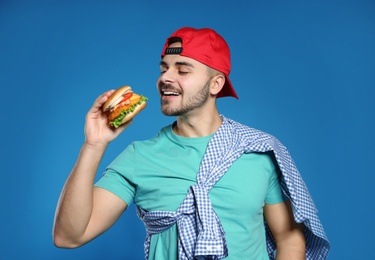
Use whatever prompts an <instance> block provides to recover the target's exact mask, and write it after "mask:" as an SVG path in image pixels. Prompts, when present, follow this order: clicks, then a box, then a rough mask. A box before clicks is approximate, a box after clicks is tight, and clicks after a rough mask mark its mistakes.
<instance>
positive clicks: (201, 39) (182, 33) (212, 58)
mask: <svg viewBox="0 0 375 260" xmlns="http://www.w3.org/2000/svg"><path fill="white" fill-rule="evenodd" d="M174 38H179V39H180V40H181V48H168V46H169V45H170V44H171V43H172V40H173V39H174ZM167 54H179V55H181V56H185V57H189V58H192V59H194V60H196V61H199V62H201V63H203V64H205V65H207V66H209V67H211V68H213V69H215V70H217V71H220V72H222V73H224V75H225V84H224V86H223V88H222V90H221V91H220V92H219V93H218V95H217V97H227V96H232V97H235V98H237V99H238V96H237V94H236V91H235V90H234V88H233V86H232V83H231V82H230V80H229V73H230V69H231V63H230V50H229V46H228V44H227V43H226V42H225V40H224V38H223V37H221V36H220V35H219V34H218V33H217V32H215V31H214V30H212V29H209V28H202V29H194V28H190V27H184V28H181V29H178V30H177V31H175V32H174V33H173V34H172V35H171V36H170V37H169V38H168V39H167V40H166V42H165V45H164V48H163V51H162V54H161V57H162V58H163V57H164V56H165V55H167Z"/></svg>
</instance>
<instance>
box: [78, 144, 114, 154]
mask: <svg viewBox="0 0 375 260" xmlns="http://www.w3.org/2000/svg"><path fill="white" fill-rule="evenodd" d="M107 145H108V144H107V143H90V142H87V141H85V142H84V143H83V146H82V150H86V151H88V152H100V153H102V152H104V151H105V150H106V149H107Z"/></svg>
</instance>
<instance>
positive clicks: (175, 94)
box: [163, 91, 179, 96]
mask: <svg viewBox="0 0 375 260" xmlns="http://www.w3.org/2000/svg"><path fill="white" fill-rule="evenodd" d="M163 93H164V95H173V96H178V95H179V94H178V93H176V92H171V91H164V92H163Z"/></svg>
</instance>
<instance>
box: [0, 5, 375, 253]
mask: <svg viewBox="0 0 375 260" xmlns="http://www.w3.org/2000/svg"><path fill="white" fill-rule="evenodd" d="M182 26H193V27H212V28H214V29H215V30H217V31H218V32H219V33H220V34H221V35H223V36H224V37H225V38H226V39H227V41H228V43H229V45H230V47H231V50H232V73H231V76H230V78H231V80H232V83H233V84H234V86H235V88H236V90H237V93H238V95H239V97H240V99H239V100H235V99H234V98H223V99H220V100H219V101H218V105H219V109H220V112H221V113H223V114H225V115H226V116H227V117H231V118H233V119H235V120H237V121H240V122H242V123H245V124H247V125H250V126H252V127H255V128H258V129H261V130H263V131H266V132H269V133H271V134H273V135H275V136H276V137H278V139H280V140H281V141H282V142H283V143H284V144H285V145H286V146H287V147H288V149H289V151H290V152H291V154H292V156H293V158H294V160H295V162H296V164H297V166H298V168H299V170H300V172H301V174H302V175H303V177H304V179H305V182H306V183H307V185H308V187H309V190H310V192H311V194H312V196H313V199H314V201H315V203H316V206H317V208H318V210H319V214H320V218H321V221H322V223H323V225H324V227H325V230H326V233H327V235H328V237H329V239H330V242H331V245H332V250H331V254H330V257H329V259H340V260H341V259H370V258H371V259H375V257H371V256H369V254H371V252H372V250H370V249H373V246H372V245H373V242H374V239H373V234H374V233H375V224H374V221H373V220H374V202H373V195H372V191H373V189H372V186H373V181H374V167H373V165H372V162H373V161H374V155H375V154H374V144H375V142H374V132H375V124H374V111H375V106H374V94H373V88H374V85H375V78H374V72H375V65H374V59H375V51H374V46H375V4H374V1H365V0H363V1H361V0H359V1H358V0H357V1H354V0H353V1H345V0H344V1H194V0H192V1H187V2H172V1H162V0H160V1H151V0H150V1H146V0H143V1H110V0H109V1H87V2H84V1H61V2H60V1H4V0H3V1H0V50H1V57H0V70H1V71H0V73H1V74H0V85H1V103H2V108H3V109H2V115H3V116H2V123H1V132H2V138H1V139H0V142H1V143H0V147H1V153H2V156H1V189H0V198H1V199H0V203H1V204H0V209H1V212H0V223H1V234H0V239H1V241H0V259H23V258H27V259H71V260H73V259H86V258H87V259H103V258H104V257H105V259H143V252H142V248H143V239H144V235H145V233H144V230H143V224H142V223H141V222H140V221H139V220H138V219H137V217H136V214H135V209H134V206H131V207H130V209H129V210H128V211H127V212H126V213H125V214H124V215H123V216H122V217H121V218H120V220H119V221H118V222H117V223H116V224H115V225H114V226H113V227H112V228H111V229H110V230H109V231H107V232H106V233H105V234H103V235H102V236H101V237H99V238H97V239H96V240H94V241H92V242H91V243H89V244H87V245H85V246H83V247H81V248H79V249H74V250H66V249H58V248H55V247H54V245H53V243H52V236H51V230H52V224H53V217H54V211H55V207H56V203H57V200H58V197H59V193H60V190H61V188H62V186H63V184H64V182H65V179H66V178H67V176H68V174H69V172H70V170H71V168H72V166H73V164H74V162H75V159H76V157H77V155H78V153H79V149H80V146H81V144H82V142H83V140H84V135H83V126H84V118H85V114H86V112H87V111H88V109H89V108H90V106H91V104H92V103H93V101H94V100H95V98H96V97H97V96H98V95H99V94H101V93H102V92H104V91H106V90H108V89H113V88H117V87H120V86H121V85H124V84H127V85H131V86H133V88H134V89H136V90H137V92H139V93H141V94H144V95H146V96H148V97H149V102H148V107H147V109H146V110H144V111H142V113H141V114H139V115H138V116H137V118H135V120H134V122H133V124H132V126H131V127H130V128H128V129H127V131H126V134H123V135H121V136H120V137H119V138H118V139H116V140H115V141H114V142H112V143H111V144H110V146H109V148H108V150H107V152H106V154H105V156H104V158H103V161H102V164H101V166H100V169H99V172H98V178H99V177H100V175H101V173H102V172H103V170H104V168H105V166H106V165H108V164H109V163H110V162H111V161H112V159H114V157H115V156H116V155H117V154H118V153H119V152H121V151H122V149H124V147H125V146H126V145H127V144H128V143H129V142H131V141H133V140H140V139H146V138H150V137H152V136H153V135H154V134H155V133H156V132H157V131H158V130H159V129H160V128H161V127H162V126H164V125H166V124H169V123H170V122H172V121H173V120H174V118H168V117H164V116H163V115H162V114H161V113H160V112H159V99H158V95H157V92H156V88H155V82H156V79H157V77H158V75H159V67H158V63H159V61H160V52H161V49H162V46H163V44H164V41H165V39H166V38H167V37H168V36H169V35H170V34H171V33H172V32H173V31H174V30H176V29H177V28H179V27H182ZM369 252H370V253H369Z"/></svg>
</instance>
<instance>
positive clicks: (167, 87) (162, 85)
mask: <svg viewBox="0 0 375 260" xmlns="http://www.w3.org/2000/svg"><path fill="white" fill-rule="evenodd" d="M159 89H160V90H166V89H167V90H171V91H176V92H177V91H179V89H177V88H175V87H173V86H172V85H171V84H164V83H160V85H159Z"/></svg>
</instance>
